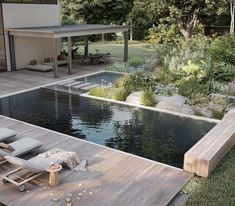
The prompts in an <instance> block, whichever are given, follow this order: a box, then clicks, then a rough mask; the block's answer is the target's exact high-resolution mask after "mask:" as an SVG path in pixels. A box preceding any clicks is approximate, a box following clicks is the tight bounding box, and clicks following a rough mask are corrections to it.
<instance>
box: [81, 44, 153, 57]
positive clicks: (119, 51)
mask: <svg viewBox="0 0 235 206" xmlns="http://www.w3.org/2000/svg"><path fill="white" fill-rule="evenodd" d="M143 46H144V44H143V43H138V44H129V58H132V57H140V58H147V57H149V56H152V55H154V54H156V52H155V51H153V50H150V49H147V48H144V47H143ZM96 49H98V50H99V53H110V54H111V56H113V57H118V58H123V55H124V46H123V44H115V43H113V42H105V43H104V42H96V43H89V53H92V54H95V53H96ZM78 52H79V53H80V54H83V53H84V47H83V46H79V50H78Z"/></svg>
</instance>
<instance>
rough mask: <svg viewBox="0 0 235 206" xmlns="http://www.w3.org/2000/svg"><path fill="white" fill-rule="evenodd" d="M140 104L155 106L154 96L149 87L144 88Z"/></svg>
mask: <svg viewBox="0 0 235 206" xmlns="http://www.w3.org/2000/svg"><path fill="white" fill-rule="evenodd" d="M141 102H142V104H143V105H145V106H150V107H152V106H154V105H155V104H156V100H155V94H154V91H153V90H152V88H151V87H148V88H145V89H144V90H143V93H142V97H141Z"/></svg>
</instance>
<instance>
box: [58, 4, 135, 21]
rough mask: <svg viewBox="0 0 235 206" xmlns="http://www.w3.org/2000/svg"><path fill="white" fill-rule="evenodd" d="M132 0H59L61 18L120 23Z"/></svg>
mask: <svg viewBox="0 0 235 206" xmlns="http://www.w3.org/2000/svg"><path fill="white" fill-rule="evenodd" d="M132 3H133V0H131V1H128V0H74V1H70V0H61V7H62V18H63V19H66V18H70V19H74V20H76V21H78V22H81V23H89V24H97V23H102V24H111V23H113V24H122V23H124V22H126V17H127V15H128V14H129V12H130V11H131V8H132Z"/></svg>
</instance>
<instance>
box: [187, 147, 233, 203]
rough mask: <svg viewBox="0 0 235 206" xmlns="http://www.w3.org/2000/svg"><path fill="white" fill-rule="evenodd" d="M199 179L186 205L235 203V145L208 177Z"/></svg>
mask: <svg viewBox="0 0 235 206" xmlns="http://www.w3.org/2000/svg"><path fill="white" fill-rule="evenodd" d="M193 181H195V180H193ZM199 181H200V183H199V184H197V186H196V188H195V190H194V191H193V192H192V193H191V195H190V198H189V199H188V201H187V202H186V203H185V204H184V205H185V206H197V205H198V206H199V205H200V206H210V205H211V206H212V205H213V206H222V205H224V206H227V205H231V206H232V205H235V147H233V148H232V150H231V151H230V152H229V153H228V154H227V156H226V157H225V158H224V160H222V162H221V164H220V165H219V166H218V168H217V169H216V170H215V171H214V172H213V173H212V174H211V176H210V177H209V178H208V179H200V180H199ZM196 182H197V180H196Z"/></svg>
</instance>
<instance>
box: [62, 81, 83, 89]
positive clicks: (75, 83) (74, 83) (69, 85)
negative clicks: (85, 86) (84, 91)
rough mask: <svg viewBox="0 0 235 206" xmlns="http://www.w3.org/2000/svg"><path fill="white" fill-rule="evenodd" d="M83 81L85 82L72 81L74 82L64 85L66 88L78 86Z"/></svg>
mask: <svg viewBox="0 0 235 206" xmlns="http://www.w3.org/2000/svg"><path fill="white" fill-rule="evenodd" d="M82 83H83V82H79V81H75V82H72V83H69V84H65V85H64V88H66V89H71V87H73V86H76V85H79V84H82Z"/></svg>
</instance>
